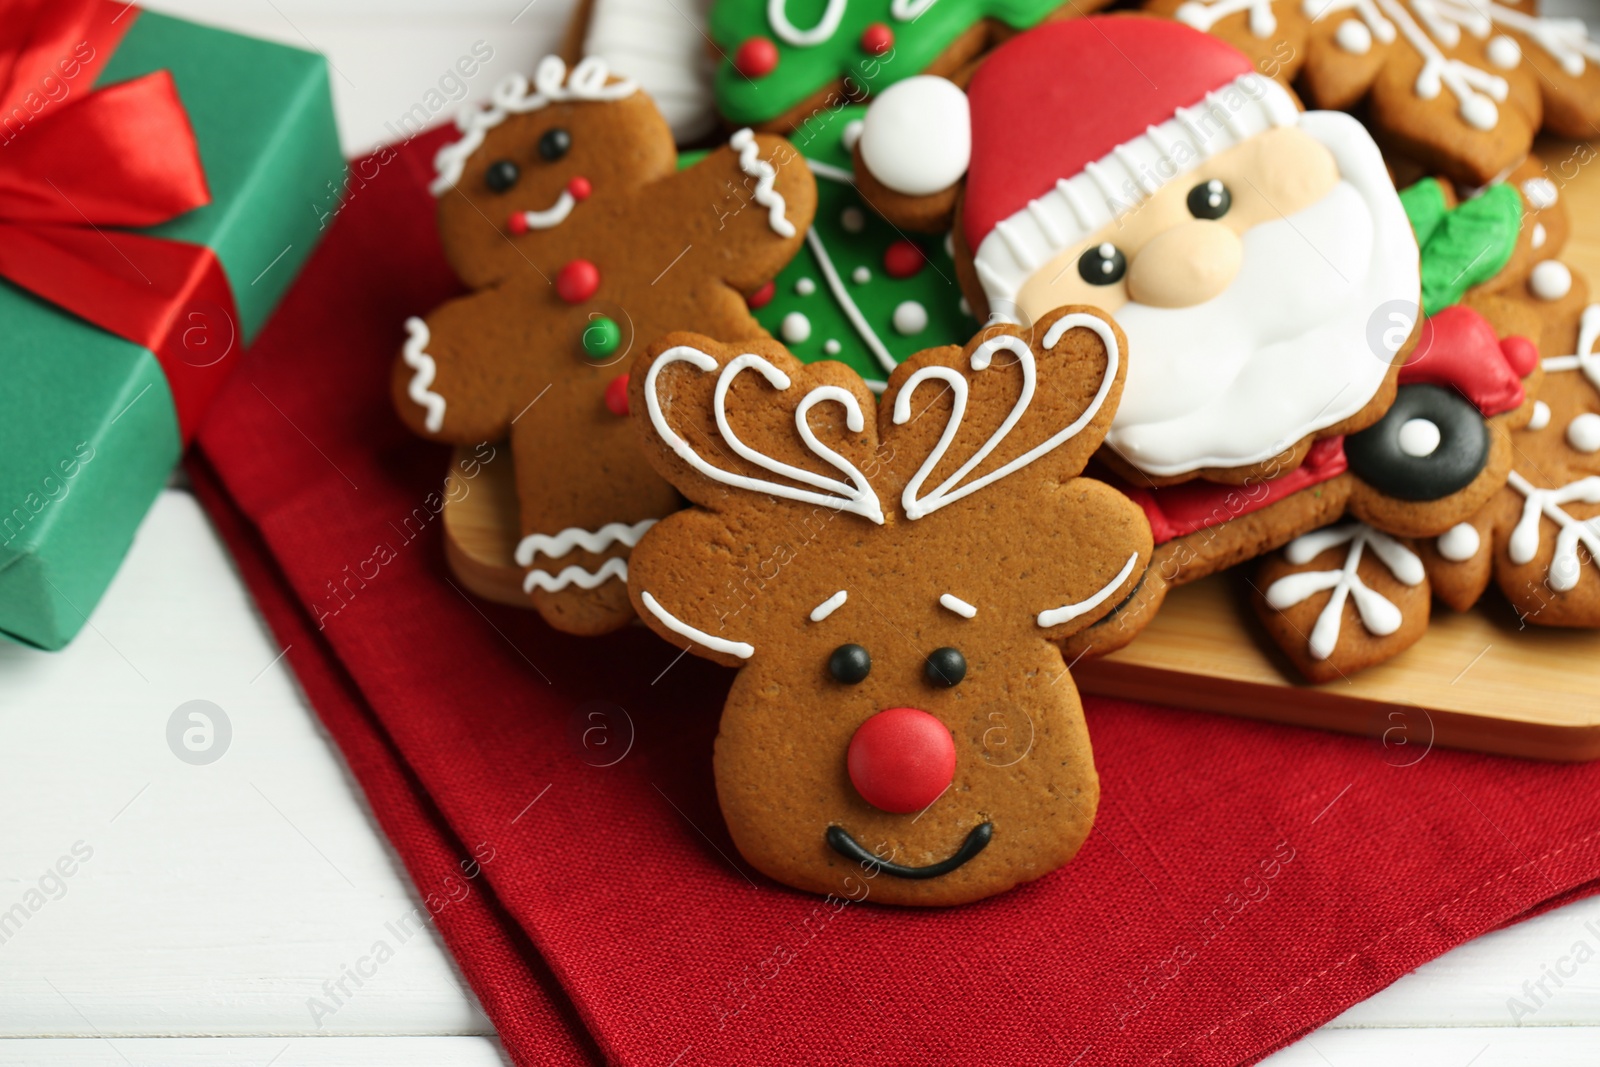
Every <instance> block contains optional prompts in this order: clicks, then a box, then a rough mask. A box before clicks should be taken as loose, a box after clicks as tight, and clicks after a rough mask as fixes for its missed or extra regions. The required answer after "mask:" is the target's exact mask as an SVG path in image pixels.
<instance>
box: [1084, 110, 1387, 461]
mask: <svg viewBox="0 0 1600 1067" xmlns="http://www.w3.org/2000/svg"><path fill="white" fill-rule="evenodd" d="M1354 122H1355V120H1353V119H1350V118H1349V117H1348V116H1345V115H1340V114H1334V113H1330V112H1310V113H1308V114H1305V115H1302V116H1301V118H1300V127H1301V129H1303V130H1305V132H1307V133H1309V134H1310V135H1311V136H1313V137H1315V138H1317V140H1319V141H1321V142H1322V143H1323V144H1325V145H1327V147H1328V148H1329V149H1330V150H1331V151H1332V152H1333V154H1334V157H1335V159H1336V161H1337V163H1338V166H1339V173H1340V176H1341V180H1340V182H1339V184H1338V185H1337V186H1335V187H1334V189H1333V191H1332V192H1330V193H1329V194H1328V195H1327V196H1325V197H1324V198H1323V199H1322V200H1320V201H1318V202H1317V203H1315V204H1313V205H1312V206H1310V207H1308V208H1306V209H1304V210H1302V211H1299V212H1297V213H1295V214H1294V215H1291V216H1289V217H1288V218H1286V219H1279V220H1276V221H1273V222H1267V223H1263V224H1261V225H1257V226H1253V227H1251V228H1250V229H1249V230H1247V231H1245V233H1244V236H1243V242H1244V258H1243V261H1242V265H1241V267H1240V270H1239V273H1238V275H1237V276H1236V277H1235V278H1234V280H1233V282H1232V283H1231V284H1230V285H1229V286H1228V288H1227V289H1225V290H1223V292H1222V293H1221V294H1220V295H1218V296H1216V297H1214V298H1213V299H1211V300H1208V301H1206V302H1205V303H1204V304H1199V305H1196V306H1194V307H1187V308H1158V307H1151V306H1149V305H1145V304H1132V303H1130V304H1127V305H1124V306H1123V307H1122V308H1121V309H1120V310H1118V312H1117V313H1116V319H1117V322H1118V324H1119V325H1120V326H1121V327H1122V329H1123V331H1124V332H1125V333H1126V334H1127V335H1128V377H1127V384H1126V386H1125V388H1124V390H1123V394H1122V403H1121V405H1120V407H1119V408H1118V410H1117V414H1116V418H1115V420H1114V421H1113V422H1112V428H1111V432H1110V434H1109V435H1108V436H1107V438H1106V441H1107V443H1108V444H1109V445H1111V447H1112V448H1114V449H1115V450H1116V451H1117V452H1118V453H1120V454H1121V455H1122V456H1123V457H1124V458H1126V459H1127V460H1128V461H1129V462H1130V463H1132V464H1133V465H1134V466H1136V467H1138V468H1139V469H1141V470H1144V471H1146V472H1148V473H1150V474H1152V475H1157V476H1162V477H1170V476H1173V475H1180V474H1188V473H1191V472H1193V471H1196V470H1199V469H1201V468H1205V467H1243V466H1250V465H1253V464H1257V463H1261V462H1264V461H1266V460H1268V459H1271V458H1272V457H1273V456H1276V455H1278V454H1280V453H1281V452H1283V451H1284V449H1286V448H1288V447H1289V446H1290V445H1292V444H1294V443H1295V442H1296V441H1299V440H1300V439H1302V438H1304V437H1305V436H1307V435H1308V434H1311V433H1314V432H1315V431H1317V430H1321V429H1324V428H1325V427H1328V426H1332V425H1333V424H1335V423H1337V422H1340V421H1342V420H1344V419H1346V418H1348V417H1349V416H1351V415H1353V414H1355V413H1356V412H1358V411H1360V410H1361V409H1362V408H1363V407H1365V406H1366V405H1367V403H1368V402H1369V401H1370V400H1371V399H1372V397H1373V396H1374V395H1375V394H1376V393H1377V391H1378V389H1379V388H1380V387H1381V385H1382V384H1383V381H1384V377H1385V375H1386V374H1387V373H1388V369H1389V363H1390V361H1391V357H1392V355H1393V351H1392V350H1391V349H1386V348H1384V347H1383V345H1384V344H1386V343H1388V342H1389V341H1392V340H1395V339H1396V336H1395V333H1394V331H1393V330H1392V327H1393V326H1394V323H1393V322H1391V321H1388V320H1387V319H1386V318H1384V317H1382V316H1379V318H1380V319H1382V321H1381V324H1380V325H1379V326H1378V328H1377V329H1376V330H1374V328H1373V326H1372V324H1373V322H1374V316H1375V313H1377V311H1378V309H1379V308H1380V307H1381V306H1382V305H1383V304H1385V303H1386V302H1388V301H1392V300H1405V301H1410V302H1411V304H1412V308H1413V311H1414V308H1415V302H1416V300H1417V294H1418V290H1419V280H1418V268H1417V251H1416V244H1415V240H1414V239H1413V238H1412V236H1411V229H1410V225H1409V223H1408V222H1407V220H1406V217H1405V213H1404V210H1403V209H1402V208H1401V206H1400V202H1399V197H1398V196H1397V195H1396V193H1395V190H1394V186H1393V185H1392V183H1391V182H1390V180H1389V177H1388V174H1387V172H1386V171H1385V170H1384V167H1383V161H1382V159H1381V158H1380V157H1379V155H1378V151H1377V148H1376V147H1375V146H1373V145H1372V142H1371V140H1370V138H1368V137H1367V136H1366V135H1365V133H1364V132H1363V133H1362V134H1361V135H1360V136H1359V137H1353V136H1351V131H1350V130H1349V128H1348V125H1347V124H1354ZM1386 334H1387V340H1383V338H1384V337H1385V335H1386ZM1400 336H1401V337H1403V336H1404V331H1400Z"/></svg>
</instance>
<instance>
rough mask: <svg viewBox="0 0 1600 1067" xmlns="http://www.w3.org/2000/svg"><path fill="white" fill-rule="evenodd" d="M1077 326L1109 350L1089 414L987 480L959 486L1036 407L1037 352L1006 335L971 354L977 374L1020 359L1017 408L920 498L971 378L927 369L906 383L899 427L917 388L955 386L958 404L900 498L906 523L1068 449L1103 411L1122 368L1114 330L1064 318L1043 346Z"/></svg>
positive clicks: (897, 405)
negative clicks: (998, 356)
mask: <svg viewBox="0 0 1600 1067" xmlns="http://www.w3.org/2000/svg"><path fill="white" fill-rule="evenodd" d="M1077 326H1083V327H1087V328H1088V329H1091V330H1093V331H1094V332H1095V333H1096V334H1097V335H1098V336H1099V338H1100V340H1101V342H1102V343H1103V344H1104V345H1105V346H1106V370H1105V376H1104V377H1103V378H1101V379H1100V388H1099V390H1098V391H1097V392H1096V393H1095V396H1094V399H1093V400H1092V401H1090V403H1089V406H1088V407H1087V408H1085V409H1084V411H1083V414H1081V415H1079V416H1078V417H1077V418H1076V419H1074V420H1073V422H1072V424H1071V425H1069V426H1066V427H1064V428H1063V429H1061V430H1059V431H1058V432H1057V433H1056V434H1055V435H1054V436H1052V437H1051V438H1049V439H1048V440H1047V441H1045V442H1044V443H1042V444H1040V445H1038V446H1037V447H1035V448H1032V449H1030V450H1029V451H1027V452H1025V453H1023V454H1022V455H1020V456H1018V457H1017V458H1016V459H1014V460H1012V461H1011V462H1010V463H1007V464H1006V465H1005V466H1003V467H1000V468H999V469H997V470H993V471H990V472H989V473H988V474H985V475H984V476H983V477H981V478H976V479H974V480H973V481H971V482H968V483H967V484H966V485H960V482H961V479H963V478H965V477H966V476H967V475H968V474H971V473H972V472H973V471H974V470H975V469H977V467H978V465H979V464H980V463H982V462H983V461H984V460H985V459H987V458H988V457H989V454H990V453H991V452H993V451H994V450H995V448H996V447H997V446H999V444H1000V442H1001V441H1004V440H1005V439H1006V436H1007V435H1008V434H1009V433H1010V432H1011V430H1012V428H1013V427H1015V426H1016V424H1017V422H1018V421H1019V420H1021V418H1022V416H1023V414H1024V413H1025V412H1026V411H1027V410H1028V405H1029V404H1031V403H1032V402H1033V393H1034V388H1035V384H1036V382H1035V379H1036V377H1037V372H1036V370H1035V367H1034V358H1033V350H1032V349H1030V348H1029V347H1028V344H1027V342H1026V341H1023V340H1022V339H1021V338H1019V337H1013V336H1011V335H1009V334H1004V335H1001V336H999V337H995V338H992V339H990V340H988V341H985V342H984V343H983V344H981V345H979V346H978V348H977V350H976V351H974V352H973V353H972V369H973V370H975V371H981V370H986V369H987V368H988V366H989V363H990V361H991V360H992V359H993V358H994V354H995V352H997V351H1000V350H1002V349H1003V350H1005V351H1007V352H1010V353H1011V354H1012V355H1014V356H1016V357H1017V365H1018V366H1019V367H1020V368H1021V370H1022V391H1021V393H1020V394H1019V395H1018V396H1017V402H1016V404H1014V405H1013V406H1012V408H1011V411H1010V413H1009V414H1007V415H1006V417H1005V421H1004V422H1002V423H1001V424H1000V426H999V428H998V429H996V430H995V431H994V433H993V434H991V435H990V436H989V439H988V440H987V441H985V442H984V443H983V446H982V447H981V448H979V449H978V450H977V451H976V452H974V453H973V454H972V457H971V458H970V459H968V460H967V461H966V462H965V463H963V464H962V465H961V466H960V467H959V468H958V469H957V470H956V472H955V473H954V474H952V475H950V477H948V478H946V479H945V480H944V481H943V482H941V483H940V484H939V485H938V486H937V487H935V488H934V489H932V490H929V492H928V493H927V494H926V495H924V496H920V497H919V496H918V495H917V494H918V492H919V491H920V490H921V488H922V483H923V482H924V481H925V480H926V479H927V477H928V475H930V474H932V473H933V472H934V470H935V469H937V468H938V466H939V463H940V461H941V460H943V459H944V454H945V452H946V451H948V450H949V448H950V442H951V441H952V440H954V439H955V436H956V434H957V433H958V432H959V431H960V429H961V420H962V417H963V416H964V415H965V414H966V411H967V379H966V377H965V376H964V375H963V374H961V372H960V371H957V370H955V369H953V368H950V367H923V368H922V369H921V370H919V371H917V372H916V373H915V374H913V375H912V376H911V377H910V378H908V379H907V380H906V383H905V385H903V386H901V388H900V392H899V395H897V396H896V397H895V401H894V423H895V425H896V426H903V425H905V423H907V422H908V421H910V419H911V394H912V393H914V392H916V389H917V386H919V385H921V384H922V383H923V382H925V381H929V380H931V379H937V380H939V381H942V382H944V383H945V384H946V385H948V386H949V387H950V390H951V393H952V394H953V396H954V405H953V407H952V408H951V411H950V421H949V422H947V423H946V424H945V428H944V432H943V433H942V434H940V436H939V441H938V443H937V444H935V445H934V446H933V451H932V452H931V453H929V455H928V458H927V459H926V460H924V461H923V463H922V466H921V467H919V468H917V473H916V474H914V475H912V477H911V481H909V482H907V483H906V488H905V492H904V493H902V494H901V496H900V506H901V507H902V508H903V509H904V510H905V513H906V518H908V519H920V518H922V517H923V516H924V515H928V514H930V513H932V512H934V511H937V510H939V509H940V508H942V507H944V506H945V505H946V504H953V503H955V502H956V501H957V500H960V499H961V498H962V497H964V496H968V495H969V494H972V493H975V492H977V491H978V490H979V489H982V488H983V487H984V486H986V485H989V484H991V483H993V482H997V481H999V480H1000V479H1001V478H1004V477H1005V476H1006V475H1008V474H1011V473H1013V472H1015V471H1017V470H1020V469H1021V468H1023V467H1025V466H1027V465H1028V464H1029V463H1032V462H1033V461H1034V460H1036V459H1038V458H1039V457H1040V456H1042V455H1044V454H1045V453H1047V452H1050V451H1053V450H1054V449H1056V448H1058V447H1060V446H1061V445H1063V444H1065V443H1066V442H1067V441H1069V440H1071V439H1072V438H1073V437H1076V436H1077V435H1078V433H1079V432H1080V431H1081V430H1082V429H1083V428H1084V427H1085V426H1087V425H1089V423H1090V421H1091V420H1093V419H1094V417H1095V415H1096V414H1097V413H1098V412H1099V411H1100V407H1101V405H1103V404H1104V403H1105V401H1106V396H1107V395H1108V394H1109V393H1110V392H1111V386H1112V385H1113V384H1114V383H1115V381H1116V378H1117V367H1118V365H1119V363H1120V362H1121V359H1122V352H1121V350H1120V349H1119V348H1118V346H1117V338H1116V335H1115V334H1114V333H1112V331H1111V327H1110V326H1109V325H1107V324H1106V322H1105V321H1104V320H1102V319H1100V318H1099V317H1098V316H1095V315H1087V314H1073V315H1064V316H1062V317H1061V318H1060V319H1057V320H1056V323H1055V325H1053V326H1051V327H1050V329H1049V331H1048V332H1047V333H1046V334H1045V336H1044V347H1045V348H1047V349H1050V348H1054V347H1055V346H1056V344H1057V343H1058V342H1060V340H1061V337H1062V335H1063V334H1065V333H1066V332H1067V331H1068V330H1070V329H1072V328H1074V327H1077Z"/></svg>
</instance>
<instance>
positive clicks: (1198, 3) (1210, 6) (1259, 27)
mask: <svg viewBox="0 0 1600 1067" xmlns="http://www.w3.org/2000/svg"><path fill="white" fill-rule="evenodd" d="M1272 2H1273V0H1188V2H1187V3H1184V4H1179V5H1178V10H1177V11H1174V12H1173V13H1172V17H1173V18H1175V19H1177V20H1178V21H1179V22H1183V23H1187V24H1188V25H1190V26H1193V27H1194V28H1195V29H1197V30H1209V29H1211V27H1213V26H1215V25H1216V24H1217V23H1219V22H1221V21H1222V20H1223V19H1225V18H1227V17H1228V16H1229V15H1237V14H1239V12H1241V11H1248V12H1250V33H1251V35H1252V36H1254V37H1271V36H1272V35H1273V33H1275V32H1276V31H1277V29H1278V17H1277V16H1276V15H1274V14H1273V13H1272Z"/></svg>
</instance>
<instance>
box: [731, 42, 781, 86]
mask: <svg viewBox="0 0 1600 1067" xmlns="http://www.w3.org/2000/svg"><path fill="white" fill-rule="evenodd" d="M777 67H778V46H777V45H775V44H773V43H772V42H771V41H769V40H768V39H767V38H765V37H752V38H750V39H749V40H748V41H746V42H745V43H744V44H742V45H740V46H739V50H738V51H737V52H735V53H734V54H733V68H734V69H735V70H737V71H738V72H739V73H740V74H743V75H744V76H745V77H746V78H764V77H766V76H767V75H768V74H771V73H772V72H773V71H774V70H776V69H777Z"/></svg>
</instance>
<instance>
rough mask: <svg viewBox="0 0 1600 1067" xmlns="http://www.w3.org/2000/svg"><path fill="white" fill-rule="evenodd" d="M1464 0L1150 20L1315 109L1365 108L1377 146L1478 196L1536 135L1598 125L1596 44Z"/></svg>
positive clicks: (1214, 10)
mask: <svg viewBox="0 0 1600 1067" xmlns="http://www.w3.org/2000/svg"><path fill="white" fill-rule="evenodd" d="M1532 7H1533V5H1532V4H1530V3H1511V4H1506V3H1499V2H1494V0H1490V2H1486V3H1473V2H1465V0H1152V2H1151V3H1149V4H1147V5H1146V10H1148V11H1152V12H1155V13H1158V14H1162V15H1168V16H1171V17H1173V18H1176V19H1178V20H1180V21H1182V22H1185V23H1187V24H1189V25H1191V26H1194V27H1195V28H1197V29H1201V30H1205V31H1207V32H1210V33H1213V34H1215V35H1217V36H1218V37H1220V38H1222V39H1223V40H1226V41H1228V42H1230V43H1231V44H1233V45H1235V46H1236V47H1238V48H1240V49H1242V50H1243V51H1245V52H1247V53H1249V54H1251V55H1253V56H1263V57H1264V56H1271V57H1273V59H1274V60H1275V62H1276V66H1275V67H1274V70H1275V71H1276V72H1278V74H1279V76H1280V77H1282V78H1284V79H1285V80H1287V79H1290V78H1293V77H1295V75H1296V74H1297V73H1298V74H1299V75H1300V78H1299V82H1298V84H1299V85H1300V86H1301V87H1302V89H1303V91H1304V92H1305V94H1306V97H1307V99H1308V100H1310V101H1311V103H1312V104H1314V105H1315V106H1317V107H1325V108H1337V109H1345V108H1352V107H1356V106H1358V105H1364V106H1365V110H1366V114H1367V115H1368V117H1369V119H1370V121H1371V122H1372V124H1373V126H1374V127H1375V128H1376V129H1377V130H1378V131H1379V132H1380V136H1381V139H1383V140H1384V142H1385V147H1393V148H1395V149H1398V150H1399V151H1401V152H1403V153H1405V154H1407V155H1411V156H1415V157H1416V158H1417V159H1419V160H1421V161H1423V162H1424V163H1425V164H1427V165H1428V166H1429V167H1430V168H1434V169H1437V170H1440V171H1443V172H1444V173H1446V174H1448V175H1449V176H1451V177H1453V178H1455V179H1456V180H1458V181H1461V182H1464V183H1466V184H1470V185H1485V184H1488V183H1489V182H1490V181H1491V180H1493V179H1494V178H1496V177H1497V176H1499V175H1501V174H1503V173H1505V172H1506V171H1507V170H1509V169H1510V168H1511V167H1513V166H1515V165H1516V164H1517V163H1519V162H1520V161H1521V160H1522V159H1523V157H1524V156H1526V155H1527V154H1528V149H1529V147H1530V146H1531V145H1532V144H1533V138H1534V135H1535V134H1537V133H1539V132H1540V130H1546V131H1548V132H1550V133H1554V134H1556V135H1557V136H1560V137H1570V138H1574V139H1578V140H1588V139H1591V138H1594V137H1595V136H1596V133H1595V129H1596V125H1597V124H1600V42H1596V41H1593V40H1591V39H1590V37H1589V34H1588V30H1587V29H1586V27H1585V26H1584V23H1583V20H1582V19H1577V18H1555V17H1550V18H1544V17H1540V16H1538V15H1536V14H1534V13H1533V11H1532Z"/></svg>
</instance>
